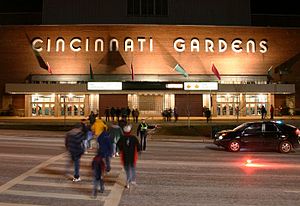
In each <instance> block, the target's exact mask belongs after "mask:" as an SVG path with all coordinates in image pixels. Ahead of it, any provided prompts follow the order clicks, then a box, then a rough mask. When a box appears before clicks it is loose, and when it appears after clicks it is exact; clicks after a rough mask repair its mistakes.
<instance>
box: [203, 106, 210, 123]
mask: <svg viewBox="0 0 300 206" xmlns="http://www.w3.org/2000/svg"><path fill="white" fill-rule="evenodd" d="M204 115H205V117H206V122H207V123H208V122H209V120H210V116H211V111H210V110H209V109H208V108H205V111H204Z"/></svg>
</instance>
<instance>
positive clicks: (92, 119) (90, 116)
mask: <svg viewBox="0 0 300 206" xmlns="http://www.w3.org/2000/svg"><path fill="white" fill-rule="evenodd" d="M88 120H89V121H90V125H93V124H94V123H95V120H96V116H95V114H94V112H93V111H91V113H90V115H89V118H88Z"/></svg>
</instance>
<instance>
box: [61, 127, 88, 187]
mask: <svg viewBox="0 0 300 206" xmlns="http://www.w3.org/2000/svg"><path fill="white" fill-rule="evenodd" d="M85 138H86V137H85V135H84V131H83V129H82V125H81V124H78V125H76V126H75V127H74V128H73V129H72V130H70V131H68V132H67V134H66V138H65V146H66V149H67V150H68V151H69V153H70V156H71V160H72V162H73V164H74V177H73V182H79V181H81V179H80V173H79V169H80V158H81V156H82V154H83V153H84V146H83V141H84V139H85Z"/></svg>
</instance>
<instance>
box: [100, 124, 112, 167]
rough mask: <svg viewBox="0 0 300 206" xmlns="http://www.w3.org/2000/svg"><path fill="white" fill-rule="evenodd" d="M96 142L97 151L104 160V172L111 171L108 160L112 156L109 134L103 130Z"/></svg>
mask: <svg viewBox="0 0 300 206" xmlns="http://www.w3.org/2000/svg"><path fill="white" fill-rule="evenodd" d="M97 142H98V151H99V152H100V155H101V157H102V158H103V159H104V160H105V169H106V172H109V171H110V170H111V167H110V158H111V156H112V144H111V140H110V137H109V134H108V132H107V131H106V130H104V131H103V132H102V133H101V134H100V135H99V137H98V138H97Z"/></svg>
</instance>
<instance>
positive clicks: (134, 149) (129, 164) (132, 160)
mask: <svg viewBox="0 0 300 206" xmlns="http://www.w3.org/2000/svg"><path fill="white" fill-rule="evenodd" d="M131 129H132V126H131V125H126V126H125V127H124V129H123V131H124V135H123V136H121V138H120V140H119V141H118V144H117V145H118V147H119V149H120V153H121V161H122V164H123V166H124V170H125V172H126V186H125V187H126V188H129V185H130V184H136V163H137V160H138V152H139V151H140V145H139V140H138V139H137V138H136V136H134V135H131Z"/></svg>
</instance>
